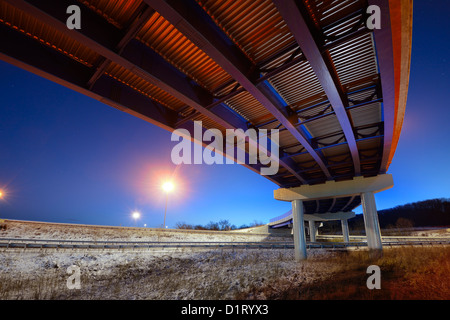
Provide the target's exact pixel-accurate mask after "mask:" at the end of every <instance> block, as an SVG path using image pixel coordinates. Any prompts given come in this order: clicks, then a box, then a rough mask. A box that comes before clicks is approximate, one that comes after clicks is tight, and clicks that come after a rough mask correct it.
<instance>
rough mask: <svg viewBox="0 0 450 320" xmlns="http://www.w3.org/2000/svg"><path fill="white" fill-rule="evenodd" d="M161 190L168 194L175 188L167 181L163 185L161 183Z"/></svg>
mask: <svg viewBox="0 0 450 320" xmlns="http://www.w3.org/2000/svg"><path fill="white" fill-rule="evenodd" d="M162 189H163V190H164V191H165V192H167V193H169V192H171V191H173V189H175V186H174V184H173V183H172V181H167V182H164V183H163V185H162Z"/></svg>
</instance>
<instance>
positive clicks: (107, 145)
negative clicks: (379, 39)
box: [0, 0, 450, 227]
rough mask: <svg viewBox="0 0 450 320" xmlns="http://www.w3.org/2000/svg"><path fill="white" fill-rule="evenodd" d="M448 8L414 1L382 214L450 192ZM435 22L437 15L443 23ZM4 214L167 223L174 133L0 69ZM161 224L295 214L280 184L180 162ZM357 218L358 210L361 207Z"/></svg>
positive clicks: (0, 206)
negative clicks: (404, 93)
mask: <svg viewBox="0 0 450 320" xmlns="http://www.w3.org/2000/svg"><path fill="white" fill-rule="evenodd" d="M449 9H450V5H449V3H448V2H447V1H445V0H442V1H424V0H420V1H415V2H414V26H413V51H412V60H411V76H410V86H409V94H408V102H407V107H406V116H405V122H404V125H403V131H402V134H401V137H400V142H399V145H398V148H397V151H396V154H395V157H394V160H393V162H392V165H391V167H390V169H389V173H391V174H393V177H394V183H395V186H394V188H392V189H390V190H388V191H385V192H383V193H379V194H377V195H376V199H377V206H378V209H386V208H390V207H393V206H396V205H400V204H404V203H408V202H414V201H420V200H425V199H430V198H438V197H450V182H449V181H450V169H449V167H448V166H449V163H450V161H449V159H450V142H449V140H448V134H449V133H450V128H449V126H450V108H449V104H448V98H447V97H446V95H447V94H448V92H449V88H450V79H449V76H450V72H449V71H450V67H449V61H448V59H449V58H448V53H449V46H450V45H449V44H448V43H447V40H448V39H449V38H450V34H449V33H450V31H449V30H450V22H449V19H448V12H450V10H449ZM439 17H442V19H439ZM0 93H1V94H0V188H3V189H5V190H6V191H7V195H6V197H5V199H4V200H2V201H1V202H0V217H1V218H11V219H12V218H14V219H25V220H41V221H55V222H71V223H87V224H102V225H134V222H133V221H132V219H131V216H130V215H131V212H132V211H134V210H139V211H140V212H141V213H142V218H141V219H140V221H139V225H143V224H144V223H146V224H147V226H149V227H156V226H159V225H161V224H162V223H163V217H164V204H165V198H164V194H163V193H162V192H161V189H160V184H161V181H162V180H163V179H164V178H165V177H168V176H170V175H172V173H173V172H174V170H175V166H174V165H173V164H172V163H171V160H170V151H171V149H172V147H173V146H174V145H175V144H176V142H171V141H170V133H169V132H167V131H164V130H162V129H160V128H158V127H156V126H153V125H151V124H149V123H147V122H144V121H143V120H140V119H138V118H135V117H133V116H130V115H128V114H126V113H123V112H121V111H118V110H116V109H114V108H111V107H109V106H106V105H104V104H101V103H100V102H97V101H95V100H93V99H91V98H88V97H85V96H83V95H81V94H78V93H76V92H74V91H71V90H70V89H67V88H65V87H63V86H60V85H58V84H55V83H52V82H50V81H47V80H45V79H42V78H40V77H38V76H36V75H33V74H31V73H28V72H26V71H23V70H21V69H18V68H16V67H14V66H11V65H9V64H6V63H4V62H0ZM176 176H177V180H178V181H179V184H178V190H177V192H176V193H174V194H171V195H170V198H169V205H168V210H167V223H166V224H167V225H169V226H174V225H175V223H176V222H179V221H184V222H187V223H191V224H207V223H208V222H209V221H218V220H221V219H228V220H229V221H230V223H232V224H235V225H237V226H240V225H242V224H249V223H251V222H253V221H254V220H257V221H262V222H268V220H269V219H270V218H272V217H275V216H278V215H280V214H282V213H284V212H286V211H287V210H289V209H290V204H289V203H285V202H279V201H276V200H274V199H273V190H274V189H275V188H276V185H274V184H273V183H271V182H270V181H269V180H267V179H265V178H263V177H261V176H259V175H258V174H256V173H254V172H252V171H250V170H248V169H245V168H244V167H242V166H240V165H237V164H234V165H213V166H208V165H189V166H188V165H181V166H179V167H178V168H177V170H176ZM356 212H357V213H360V212H361V209H360V208H357V210H356Z"/></svg>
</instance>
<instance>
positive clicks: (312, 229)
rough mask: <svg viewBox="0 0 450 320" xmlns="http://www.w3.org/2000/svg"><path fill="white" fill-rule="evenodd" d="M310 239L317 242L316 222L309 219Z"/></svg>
mask: <svg viewBox="0 0 450 320" xmlns="http://www.w3.org/2000/svg"><path fill="white" fill-rule="evenodd" d="M308 222H309V241H311V242H316V234H317V229H316V222H315V221H314V220H309V221H308Z"/></svg>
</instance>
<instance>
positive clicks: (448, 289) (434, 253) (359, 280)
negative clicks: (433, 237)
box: [237, 246, 450, 300]
mask: <svg viewBox="0 0 450 320" xmlns="http://www.w3.org/2000/svg"><path fill="white" fill-rule="evenodd" d="M373 264H374V265H378V266H379V267H380V269H381V289H380V290H377V289H373V290H369V289H368V288H367V286H366V281H367V278H368V277H369V275H368V274H367V273H366V271H367V267H368V266H369V265H373ZM308 265H309V267H310V268H311V265H321V266H322V267H323V268H324V269H326V270H327V275H326V277H325V278H322V279H317V280H315V281H313V282H312V283H304V282H301V281H297V282H295V283H292V281H290V282H288V281H287V280H284V281H283V280H282V281H274V282H272V283H270V284H267V285H265V286H263V287H259V288H251V289H250V290H248V291H247V292H241V293H240V294H238V295H237V298H238V299H248V298H252V297H258V296H261V295H263V296H265V297H267V298H268V299H282V300H286V299H289V300H290V299H297V300H301V299H307V300H309V299H321V300H325V299H326V300H328V299H339V300H356V299H362V300H368V299H370V300H372V299H377V300H378V299H382V300H410V299H415V300H449V299H450V277H449V276H448V275H449V274H450V247H448V246H447V247H423V248H421V247H401V248H392V249H385V250H384V253H383V256H382V257H381V258H378V259H373V258H371V257H370V256H369V254H368V252H366V251H353V252H342V253H339V254H337V255H335V256H334V257H333V258H331V259H330V258H326V259H315V260H313V261H310V262H308ZM315 269H321V268H317V267H316V268H315ZM283 286H284V288H285V289H284V290H280V287H283Z"/></svg>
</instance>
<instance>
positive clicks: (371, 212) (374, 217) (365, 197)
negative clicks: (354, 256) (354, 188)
mask: <svg viewBox="0 0 450 320" xmlns="http://www.w3.org/2000/svg"><path fill="white" fill-rule="evenodd" d="M361 202H362V208H363V216H364V226H365V228H366V237H367V246H368V247H369V250H373V251H379V252H380V253H381V250H382V249H383V246H382V244H381V231H380V223H379V222H378V213H377V206H376V203H375V195H374V194H373V192H364V193H362V194H361Z"/></svg>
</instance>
